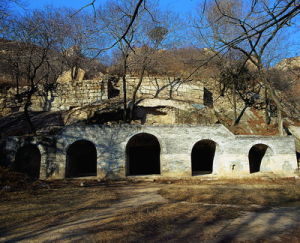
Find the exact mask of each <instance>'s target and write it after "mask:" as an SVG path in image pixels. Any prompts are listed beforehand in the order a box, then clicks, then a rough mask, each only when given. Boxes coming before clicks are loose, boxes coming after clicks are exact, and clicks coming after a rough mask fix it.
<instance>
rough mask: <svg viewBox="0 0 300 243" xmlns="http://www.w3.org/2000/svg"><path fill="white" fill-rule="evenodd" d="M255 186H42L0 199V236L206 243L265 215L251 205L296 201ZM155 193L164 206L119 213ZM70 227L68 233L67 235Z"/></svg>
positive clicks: (284, 188)
mask: <svg viewBox="0 0 300 243" xmlns="http://www.w3.org/2000/svg"><path fill="white" fill-rule="evenodd" d="M258 181H259V182H258ZM258 181H257V180H256V179H255V180H253V179H252V180H250V179H249V180H222V181H220V180H218V181H200V180H199V181H198V180H196V181H195V180H194V181H192V180H186V181H184V180H181V181H170V180H167V181H159V183H136V184H134V183H133V182H131V183H129V184H126V185H123V184H115V183H105V184H104V183H99V182H96V181H94V182H93V181H90V182H86V183H85V185H86V186H85V187H81V186H79V184H80V182H81V180H69V181H58V182H56V181H54V182H47V183H46V185H47V186H43V185H44V183H45V182H39V184H37V183H36V184H37V185H39V186H35V187H31V189H30V190H26V191H16V192H5V193H2V194H1V195H0V197H1V199H0V236H9V237H11V238H10V240H13V241H20V240H24V239H25V240H30V241H34V240H35V241H36V242H39V241H40V240H41V239H44V238H43V237H44V236H45V234H46V235H47V234H48V235H47V237H48V236H49V234H50V233H49V229H51V231H50V232H51V234H50V235H51V237H56V238H51V239H50V240H58V241H60V240H62V241H89V242H106V241H110V242H111V241H115V242H130V241H134V242H137V241H138V242H141V241H150V242H154V241H155V242H161V241H172V242H183V241H187V240H188V241H190V242H191V241H195V242H199V241H201V240H211V239H213V238H215V237H216V235H218V234H219V232H220V231H222V228H223V227H224V225H225V226H226V224H228V222H231V221H232V220H233V219H235V218H237V217H239V216H240V215H242V214H243V213H244V212H245V211H247V210H256V211H257V212H258V213H259V212H260V210H265V207H262V208H257V207H252V206H251V205H252V204H257V205H262V206H274V205H281V204H285V203H287V202H291V201H300V187H299V182H297V181H294V180H289V179H285V180H274V181H270V180H269V181H266V180H260V179H258ZM170 183H171V184H170ZM154 187H155V188H157V189H158V190H159V191H158V192H159V194H160V195H162V196H163V197H164V198H167V199H168V202H165V203H163V202H157V203H151V204H144V205H141V206H135V205H130V206H126V207H122V206H121V205H122V202H124V201H125V202H126V200H128V199H130V198H132V197H133V198H135V197H136V195H140V194H143V193H147V190H145V191H144V192H143V189H144V188H146V189H147V188H154ZM135 188H137V190H135ZM139 193H140V194H139ZM227 204H230V205H227ZM82 221H84V222H82ZM79 222H80V223H79ZM69 224H71V225H72V226H71V228H68V227H69V226H67V227H66V225H69ZM61 226H64V227H66V228H64V232H63V233H60V234H59V236H57V235H55V234H54V233H53V232H54V231H55V230H54V231H53V228H58V229H59V230H61ZM297 227H298V226H297V225H296V226H295V228H294V229H291V230H290V231H286V232H284V233H283V234H281V236H280V237H282V239H291V238H288V234H287V232H291V233H293V234H294V236H293V237H294V238H295V239H297V240H300V235H299V234H296V233H295V232H297V230H298V229H299V227H298V228H297ZM56 230H57V229H56ZM47 232H48V233H47ZM52 234H53V236H52ZM57 237H58V238H57ZM0 238H1V237H0ZM231 242H234V241H231ZM266 242H268V240H266ZM291 242H293V241H291Z"/></svg>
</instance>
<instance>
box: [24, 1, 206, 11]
mask: <svg viewBox="0 0 300 243" xmlns="http://www.w3.org/2000/svg"><path fill="white" fill-rule="evenodd" d="M90 2H91V1H90V0H31V1H29V0H28V1H26V2H25V5H26V6H25V8H28V9H36V8H37V9H40V8H43V6H45V5H52V6H54V7H71V8H78V9H79V8H81V7H82V6H85V5H86V4H88V3H90ZM105 2H106V0H96V6H97V5H99V4H101V3H105ZM199 2H201V1H199V0H159V1H158V4H159V6H160V7H161V8H162V9H169V10H172V11H175V12H177V13H188V12H190V11H193V10H194V9H195V8H196V7H197V6H198V5H199Z"/></svg>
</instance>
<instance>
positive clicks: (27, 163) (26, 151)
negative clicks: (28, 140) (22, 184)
mask: <svg viewBox="0 0 300 243" xmlns="http://www.w3.org/2000/svg"><path fill="white" fill-rule="evenodd" d="M14 168H15V170H16V171H18V172H21V173H25V174H27V175H28V176H29V177H30V178H32V179H38V178H39V177H40V168H41V153H40V150H39V149H38V147H37V146H36V145H33V144H28V145H25V146H23V147H21V148H20V149H19V150H18V151H17V154H16V158H15V165H14Z"/></svg>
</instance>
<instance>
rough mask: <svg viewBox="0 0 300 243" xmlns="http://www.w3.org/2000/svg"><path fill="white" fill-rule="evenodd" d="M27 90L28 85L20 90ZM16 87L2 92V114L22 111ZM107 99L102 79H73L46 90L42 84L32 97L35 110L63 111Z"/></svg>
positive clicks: (0, 108) (0, 94)
mask: <svg viewBox="0 0 300 243" xmlns="http://www.w3.org/2000/svg"><path fill="white" fill-rule="evenodd" d="M22 91H26V87H23V88H21V89H20V92H22ZM16 93H17V90H16V88H10V89H8V90H3V91H2V92H0V110H1V111H2V112H1V114H0V115H6V114H9V113H11V112H15V111H22V109H23V107H24V106H23V105H22V103H21V104H20V103H18V102H17V100H16V98H15V95H16ZM103 99H107V92H106V89H105V87H104V84H103V81H102V80H100V81H99V80H84V81H72V82H66V83H57V84H56V86H54V87H53V89H50V90H48V91H45V88H44V87H42V86H39V87H38V91H37V92H36V94H35V95H34V96H33V97H32V106H31V109H32V110H33V111H50V110H51V111H61V110H69V109H70V108H71V107H78V106H84V105H88V104H91V103H94V102H99V101H101V100H103Z"/></svg>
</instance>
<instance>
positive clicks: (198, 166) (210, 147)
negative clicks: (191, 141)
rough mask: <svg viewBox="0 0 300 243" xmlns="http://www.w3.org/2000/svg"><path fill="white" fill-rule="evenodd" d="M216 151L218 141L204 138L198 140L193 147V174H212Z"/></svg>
mask: <svg viewBox="0 0 300 243" xmlns="http://www.w3.org/2000/svg"><path fill="white" fill-rule="evenodd" d="M215 152H216V143H215V142H214V141H212V140H208V139H204V140H201V141H199V142H197V143H196V144H195V145H194V147H193V149H192V175H203V174H211V173H212V171H213V161H214V157H215Z"/></svg>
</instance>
